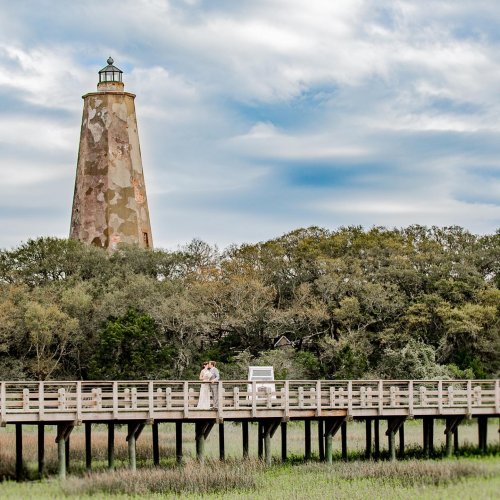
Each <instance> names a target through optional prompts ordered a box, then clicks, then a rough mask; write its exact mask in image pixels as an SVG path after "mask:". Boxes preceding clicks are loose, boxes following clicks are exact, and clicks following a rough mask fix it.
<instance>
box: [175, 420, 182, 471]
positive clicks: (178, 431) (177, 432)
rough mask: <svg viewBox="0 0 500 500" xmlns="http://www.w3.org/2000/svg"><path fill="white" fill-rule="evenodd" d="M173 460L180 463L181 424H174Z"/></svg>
mask: <svg viewBox="0 0 500 500" xmlns="http://www.w3.org/2000/svg"><path fill="white" fill-rule="evenodd" d="M175 459H176V461H177V463H178V464H179V463H181V462H182V422H175Z"/></svg>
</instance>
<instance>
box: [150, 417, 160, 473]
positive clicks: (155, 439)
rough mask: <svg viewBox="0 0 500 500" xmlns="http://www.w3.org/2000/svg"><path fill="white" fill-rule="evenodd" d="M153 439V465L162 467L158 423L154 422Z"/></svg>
mask: <svg viewBox="0 0 500 500" xmlns="http://www.w3.org/2000/svg"><path fill="white" fill-rule="evenodd" d="M151 437H152V441H153V464H154V465H155V466H158V465H160V443H159V439H158V422H153V425H152V428H151Z"/></svg>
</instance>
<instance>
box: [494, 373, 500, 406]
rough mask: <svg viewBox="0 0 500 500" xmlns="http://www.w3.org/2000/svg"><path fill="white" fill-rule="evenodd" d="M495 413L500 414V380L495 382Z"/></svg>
mask: <svg viewBox="0 0 500 500" xmlns="http://www.w3.org/2000/svg"><path fill="white" fill-rule="evenodd" d="M495 411H496V412H497V413H499V414H500V380H498V379H497V380H495Z"/></svg>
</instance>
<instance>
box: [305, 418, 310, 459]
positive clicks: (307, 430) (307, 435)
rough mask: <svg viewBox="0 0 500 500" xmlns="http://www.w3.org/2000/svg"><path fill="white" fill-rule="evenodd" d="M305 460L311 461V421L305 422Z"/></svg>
mask: <svg viewBox="0 0 500 500" xmlns="http://www.w3.org/2000/svg"><path fill="white" fill-rule="evenodd" d="M304 459H305V460H311V421H310V420H305V421H304Z"/></svg>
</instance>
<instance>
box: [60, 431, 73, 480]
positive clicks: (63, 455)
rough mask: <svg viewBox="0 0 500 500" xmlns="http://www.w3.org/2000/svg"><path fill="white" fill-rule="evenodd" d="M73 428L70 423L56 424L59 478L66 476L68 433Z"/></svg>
mask: <svg viewBox="0 0 500 500" xmlns="http://www.w3.org/2000/svg"><path fill="white" fill-rule="evenodd" d="M72 430H73V424H72V423H62V424H57V436H56V443H57V458H58V472H59V479H65V478H66V472H67V469H68V456H67V453H68V448H69V446H68V445H69V435H70V434H71V431H72Z"/></svg>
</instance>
